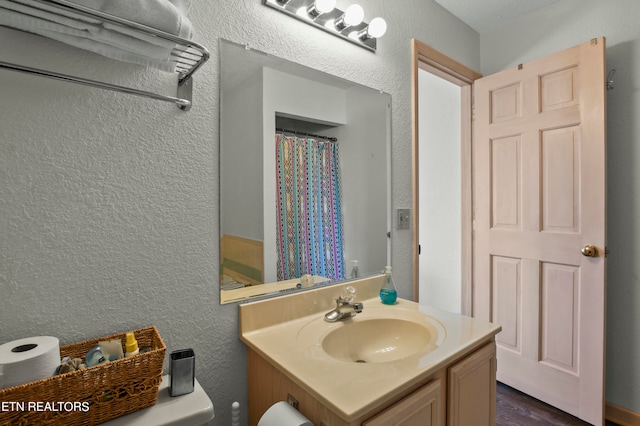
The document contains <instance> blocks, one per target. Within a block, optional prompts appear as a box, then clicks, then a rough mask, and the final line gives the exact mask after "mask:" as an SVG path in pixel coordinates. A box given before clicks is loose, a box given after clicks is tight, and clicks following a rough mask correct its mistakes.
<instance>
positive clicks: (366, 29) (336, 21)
mask: <svg viewBox="0 0 640 426" xmlns="http://www.w3.org/2000/svg"><path fill="white" fill-rule="evenodd" d="M262 3H263V4H264V5H265V6H269V7H271V8H272V9H275V10H278V11H279V12H282V13H284V14H286V15H289V16H291V17H293V18H296V19H298V20H300V21H303V22H306V23H307V24H309V25H313V26H315V27H317V28H320V29H322V30H324V31H327V32H329V33H331V34H333V35H334V36H336V37H339V38H342V39H343V40H347V41H349V42H351V43H354V44H356V45H358V46H360V47H364V48H365V49H367V50H370V51H372V52H375V51H376V47H377V39H378V38H380V37H382V36H383V35H384V33H385V32H386V30H387V23H386V22H385V20H384V19H382V18H374V19H373V20H371V23H369V24H367V23H366V22H363V19H364V10H363V9H362V7H361V6H360V5H357V4H352V5H350V6H349V7H347V9H346V10H345V11H342V10H340V9H338V8H336V7H335V6H336V0H263V1H262Z"/></svg>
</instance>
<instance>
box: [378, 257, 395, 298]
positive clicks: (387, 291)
mask: <svg viewBox="0 0 640 426" xmlns="http://www.w3.org/2000/svg"><path fill="white" fill-rule="evenodd" d="M397 298H398V289H397V288H396V285H395V283H394V282H393V277H392V276H391V266H385V268H384V282H383V283H382V287H380V300H381V301H382V303H384V304H385V305H393V304H394V303H396V299H397Z"/></svg>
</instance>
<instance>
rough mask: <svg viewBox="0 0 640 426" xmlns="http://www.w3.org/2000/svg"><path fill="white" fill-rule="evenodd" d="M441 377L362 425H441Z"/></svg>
mask: <svg viewBox="0 0 640 426" xmlns="http://www.w3.org/2000/svg"><path fill="white" fill-rule="evenodd" d="M441 398H442V396H441V389H440V379H437V380H434V381H432V382H430V383H429V384H427V385H425V386H423V387H421V388H420V389H418V390H417V391H415V392H414V393H412V394H411V395H409V396H407V397H406V398H404V399H402V400H400V401H398V402H397V403H395V404H394V405H392V406H391V407H389V408H387V409H386V410H384V411H383V412H381V413H380V414H378V415H376V416H374V417H372V418H370V419H369V420H367V421H365V422H364V423H362V426H439V425H440V424H441V419H442V414H443V413H442V412H441V411H442V410H441V409H440V402H441Z"/></svg>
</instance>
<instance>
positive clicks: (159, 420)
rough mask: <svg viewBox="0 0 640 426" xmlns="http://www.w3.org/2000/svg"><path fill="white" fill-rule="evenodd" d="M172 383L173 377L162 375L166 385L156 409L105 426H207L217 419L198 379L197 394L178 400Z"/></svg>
mask: <svg viewBox="0 0 640 426" xmlns="http://www.w3.org/2000/svg"><path fill="white" fill-rule="evenodd" d="M194 380H195V379H194ZM169 383H170V376H168V375H166V376H162V383H161V384H160V388H159V389H158V401H157V402H156V404H155V405H154V406H152V407H149V408H143V409H142V410H138V411H136V412H135V413H131V414H127V415H126V416H122V417H118V418H116V419H113V420H109V421H108V422H105V423H103V425H106V426H149V425H157V426H197V425H205V424H207V423H208V422H210V421H211V420H212V419H213V417H214V413H213V403H212V402H211V400H210V399H209V396H208V395H207V394H206V392H205V391H204V389H202V386H200V383H198V381H197V380H195V383H194V389H193V392H191V393H188V394H186V395H181V396H177V397H172V396H170V395H169Z"/></svg>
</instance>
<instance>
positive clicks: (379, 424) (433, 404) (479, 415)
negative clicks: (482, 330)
mask: <svg viewBox="0 0 640 426" xmlns="http://www.w3.org/2000/svg"><path fill="white" fill-rule="evenodd" d="M310 368H313V366H310ZM248 375H249V424H250V425H252V426H253V425H256V424H257V422H258V419H259V418H260V416H261V415H262V413H264V412H265V411H266V410H267V409H268V408H269V407H270V406H271V405H272V404H274V403H275V402H277V401H287V398H288V395H291V396H293V397H294V398H295V399H296V400H297V401H298V402H299V410H300V412H301V413H302V414H304V415H305V416H306V417H307V418H308V419H309V420H311V422H313V423H314V424H315V425H316V426H321V425H324V426H399V425H402V426H429V425H433V426H445V425H447V426H467V425H469V426H485V425H486V426H493V425H495V406H496V347H495V342H494V341H493V339H491V340H490V341H488V343H485V344H484V345H483V346H480V347H478V348H477V349H475V350H474V351H472V352H467V353H466V354H463V355H461V356H460V357H459V358H457V359H454V360H453V361H452V362H451V363H450V364H449V365H448V366H446V367H444V368H442V369H441V370H440V371H437V372H435V373H433V374H432V375H430V376H429V377H427V378H425V379H423V380H421V381H420V382H418V383H416V384H414V385H413V386H411V387H409V388H408V389H407V390H405V391H404V392H403V393H401V394H400V395H397V396H396V397H395V398H392V399H390V400H388V401H386V402H384V403H382V404H380V406H378V407H375V408H373V409H371V410H370V411H369V412H367V413H365V414H363V415H362V416H360V418H358V419H354V420H353V421H351V422H348V421H346V420H344V419H342V418H341V417H339V416H338V415H337V414H335V413H333V412H332V411H331V410H330V409H329V408H328V407H325V406H324V405H322V403H320V402H319V401H318V400H317V399H315V398H314V397H313V396H312V395H310V394H309V393H308V392H307V391H305V390H304V389H302V388H301V387H300V386H298V385H297V384H295V383H294V382H293V381H292V380H290V379H289V378H288V377H286V376H285V375H284V374H282V373H281V372H280V371H279V370H277V369H276V368H274V367H273V366H272V365H271V364H270V363H268V362H267V361H266V360H265V359H263V358H262V357H261V356H260V355H258V354H257V353H256V352H254V351H253V350H252V349H248Z"/></svg>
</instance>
